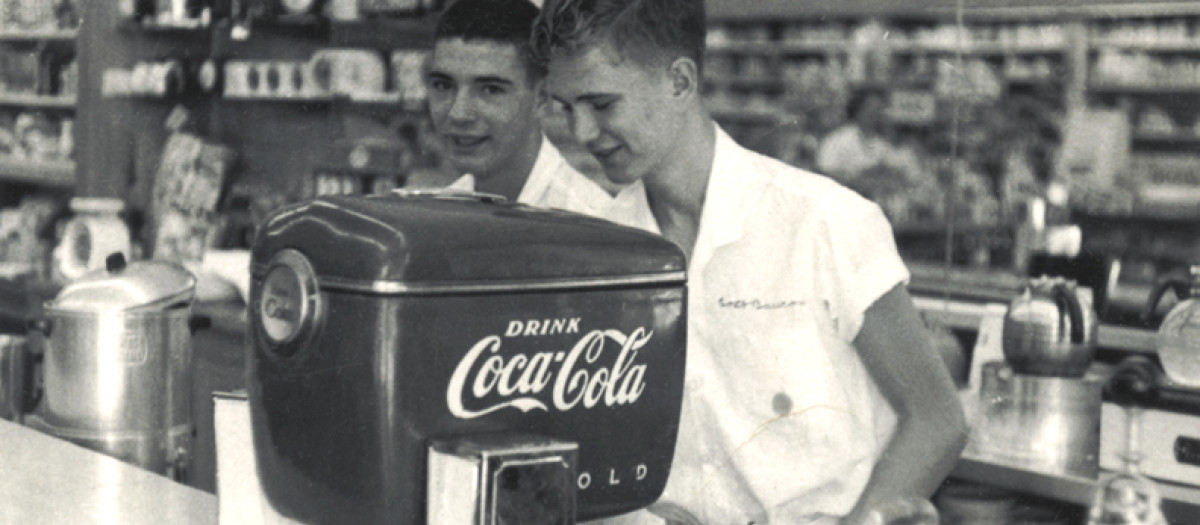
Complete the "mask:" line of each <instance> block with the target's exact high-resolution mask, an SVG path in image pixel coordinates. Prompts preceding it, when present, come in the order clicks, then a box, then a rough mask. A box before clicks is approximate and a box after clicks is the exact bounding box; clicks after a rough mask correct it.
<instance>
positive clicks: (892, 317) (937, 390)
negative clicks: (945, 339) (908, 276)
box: [842, 285, 967, 525]
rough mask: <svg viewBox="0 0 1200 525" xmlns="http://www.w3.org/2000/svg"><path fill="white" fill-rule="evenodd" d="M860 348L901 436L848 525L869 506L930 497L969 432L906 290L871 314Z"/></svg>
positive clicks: (893, 294) (856, 521)
mask: <svg viewBox="0 0 1200 525" xmlns="http://www.w3.org/2000/svg"><path fill="white" fill-rule="evenodd" d="M854 345H855V348H857V349H858V352H859V355H860V356H861V357H862V359H863V363H864V364H865V365H866V368H867V370H868V371H869V372H870V374H871V377H872V378H874V380H875V382H876V384H878V385H879V389H880V391H881V392H882V393H883V395H884V397H886V398H887V399H888V401H889V402H890V403H891V405H892V408H893V409H894V410H895V412H896V416H897V423H896V430H895V433H894V434H893V436H892V439H891V441H890V442H889V443H888V445H887V447H886V448H885V449H884V452H883V455H882V456H881V457H880V459H879V462H878V463H876V465H875V469H874V470H873V471H872V473H871V479H870V480H869V481H868V482H867V486H866V488H865V489H864V491H863V494H862V496H860V497H859V500H858V503H857V504H856V505H855V507H854V509H853V510H852V511H851V513H850V514H849V515H848V516H846V518H844V519H843V520H842V523H843V524H844V525H859V524H860V523H862V522H863V519H865V518H866V517H867V513H868V511H869V510H870V508H871V506H873V505H879V504H882V503H885V502H887V501H889V500H893V499H895V498H899V497H906V496H918V497H921V498H928V497H930V496H931V495H932V494H933V492H934V491H935V490H937V488H938V486H939V485H940V484H941V483H942V481H943V480H944V479H945V477H946V476H947V475H948V474H949V473H950V470H951V469H953V467H954V463H955V462H956V461H957V460H958V457H959V454H960V453H961V452H962V449H963V446H964V445H965V444H966V437H967V427H966V420H965V418H964V416H963V412H962V406H961V405H960V404H959V400H958V396H957V394H956V391H955V387H954V384H953V382H952V380H951V379H950V375H949V373H948V372H947V370H946V367H945V365H944V364H943V362H942V360H941V359H940V358H939V356H938V355H937V353H936V352H935V351H934V349H933V345H932V342H931V341H930V338H929V336H928V333H927V332H926V329H925V325H924V323H922V321H921V319H920V317H919V316H918V315H917V312H916V309H915V308H914V307H913V305H912V298H911V297H909V295H908V292H907V290H905V288H904V286H903V285H898V286H896V287H895V288H893V289H892V290H891V291H889V292H887V293H886V294H884V295H883V296H882V297H880V298H879V299H878V300H876V301H875V303H873V304H872V305H871V307H870V308H868V309H867V312H866V316H865V319H864V320H863V324H862V328H861V329H860V330H859V333H858V336H857V337H855V339H854Z"/></svg>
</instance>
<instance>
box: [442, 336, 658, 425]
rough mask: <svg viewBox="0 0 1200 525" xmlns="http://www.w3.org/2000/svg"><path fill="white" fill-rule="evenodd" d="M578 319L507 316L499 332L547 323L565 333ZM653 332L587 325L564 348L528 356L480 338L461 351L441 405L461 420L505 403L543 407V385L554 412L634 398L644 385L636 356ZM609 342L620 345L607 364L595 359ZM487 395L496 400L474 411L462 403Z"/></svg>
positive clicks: (506, 405)
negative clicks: (503, 350)
mask: <svg viewBox="0 0 1200 525" xmlns="http://www.w3.org/2000/svg"><path fill="white" fill-rule="evenodd" d="M578 322H579V319H578V318H575V319H568V320H564V321H563V322H562V323H559V324H558V326H555V324H556V323H555V322H553V321H547V324H543V323H541V322H538V321H536V320H531V321H512V322H510V323H509V324H508V326H507V327H506V329H505V332H504V335H505V337H513V336H515V335H518V334H524V333H527V332H528V331H529V330H530V328H529V327H530V326H536V327H539V329H540V328H544V327H546V326H550V327H552V329H553V330H555V331H558V330H562V331H564V332H567V333H570V332H571V331H572V330H575V331H578ZM653 334H654V332H653V331H646V330H645V329H644V328H638V329H635V330H634V331H633V332H631V333H629V334H628V335H626V334H624V333H623V332H621V331H619V330H593V331H591V332H588V333H586V334H584V335H583V337H582V338H580V339H579V341H577V342H576V343H575V345H574V346H572V347H571V349H570V350H569V351H566V352H561V351H560V352H536V353H533V354H532V355H529V354H525V353H511V354H509V355H504V354H501V353H500V349H501V345H502V339H501V337H500V336H499V335H490V336H487V337H484V338H483V339H481V340H479V341H478V342H476V343H475V345H473V346H472V347H471V349H470V350H468V351H467V353H466V354H465V355H464V356H463V358H462V360H461V361H459V363H458V365H457V366H456V367H455V369H454V373H453V374H452V375H451V376H450V382H449V383H448V384H447V386H446V406H447V408H449V410H450V413H451V414H454V415H455V416H456V417H458V418H461V419H473V418H477V417H480V416H483V415H486V414H490V413H492V412H495V411H497V410H501V409H504V408H510V407H511V408H516V409H518V410H521V411H522V412H529V411H531V410H544V411H549V410H550V407H549V406H548V405H547V402H546V401H544V400H543V398H544V397H545V396H544V395H542V394H544V393H547V392H546V390H547V389H548V388H549V389H550V392H548V394H549V403H550V405H552V406H553V407H554V409H555V410H558V411H560V412H566V411H568V410H572V409H574V408H576V407H578V406H582V407H583V408H585V409H589V408H593V407H596V406H599V405H604V406H609V407H612V406H619V405H628V404H632V403H636V402H637V400H638V398H640V397H641V395H642V392H644V391H645V390H646V383H645V374H646V365H645V364H641V363H638V362H637V357H638V353H639V351H640V350H641V349H642V348H643V347H644V346H646V343H648V342H649V341H650V338H651V336H652V335H653ZM610 342H611V343H610ZM612 344H616V345H619V346H620V350H619V351H618V353H617V355H616V359H615V360H613V361H612V364H611V366H605V365H602V364H599V362H600V359H601V357H602V356H603V355H604V354H605V349H606V348H609V347H611V346H613V345H612ZM564 354H565V355H564ZM610 355H611V354H610ZM555 367H557V369H556V368H555ZM552 384H553V386H551V385H552ZM539 395H542V396H541V397H539ZM489 397H493V398H494V397H499V398H500V400H499V401H497V402H494V403H493V404H491V405H489V406H487V407H484V408H480V409H478V410H472V409H469V408H467V406H468V405H470V404H471V403H470V401H478V400H483V399H485V398H489Z"/></svg>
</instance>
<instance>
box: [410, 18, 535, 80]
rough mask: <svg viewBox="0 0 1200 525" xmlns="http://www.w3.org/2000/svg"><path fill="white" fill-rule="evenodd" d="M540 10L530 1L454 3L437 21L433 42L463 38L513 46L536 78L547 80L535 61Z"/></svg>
mask: <svg viewBox="0 0 1200 525" xmlns="http://www.w3.org/2000/svg"><path fill="white" fill-rule="evenodd" d="M537 16H538V8H537V6H536V5H534V4H533V3H531V2H530V1H529V0H455V1H454V2H453V3H451V4H450V5H449V6H448V7H446V8H445V9H444V10H443V11H442V14H441V16H440V17H439V18H438V22H437V29H435V30H434V36H433V37H434V41H435V42H436V41H437V40H442V39H447V38H461V39H463V40H464V41H467V42H470V41H472V40H483V41H487V42H495V43H500V44H511V45H512V46H513V47H515V48H516V49H517V54H518V55H520V57H521V59H522V60H523V61H524V62H525V65H526V66H527V67H528V68H529V72H530V73H532V74H533V75H534V76H535V78H541V77H543V76H545V72H546V70H545V68H543V67H542V64H541V63H540V62H537V61H534V60H533V56H532V54H531V50H530V47H529V45H530V40H529V37H530V33H531V32H532V30H533V22H534V20H535V19H536V18H537Z"/></svg>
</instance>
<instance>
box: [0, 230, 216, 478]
mask: <svg viewBox="0 0 1200 525" xmlns="http://www.w3.org/2000/svg"><path fill="white" fill-rule="evenodd" d="M195 283H196V281H195V278H194V277H193V276H192V274H191V272H189V271H188V270H187V269H185V268H184V267H183V266H180V265H179V264H176V263H171V262H166V261H135V262H131V263H126V261H125V257H124V255H123V254H122V253H120V252H116V253H114V254H112V255H110V256H109V257H108V258H107V260H106V262H105V267H104V268H100V269H97V270H93V271H91V272H88V273H86V274H84V275H83V276H81V277H80V278H78V279H76V280H74V281H72V282H70V283H68V284H67V285H66V286H64V287H63V288H62V290H61V291H59V292H58V294H57V296H56V297H55V298H54V299H53V300H51V301H48V302H47V303H46V304H45V305H44V314H38V315H32V316H25V315H23V314H21V313H20V311H19V310H18V309H16V308H13V307H12V306H11V305H9V306H8V307H4V308H0V311H2V313H3V315H4V316H5V317H7V319H4V320H3V322H0V331H10V332H11V331H14V329H17V328H20V329H22V330H23V329H24V326H22V324H23V323H22V322H21V321H24V323H26V324H28V325H29V326H32V327H33V328H34V329H36V330H37V331H38V332H40V333H41V334H42V336H43V339H44V343H45V349H44V356H43V363H42V367H41V377H42V385H43V386H42V391H41V393H40V396H39V399H29V398H28V397H29V396H32V395H33V393H32V392H31V389H30V388H28V387H25V388H23V389H21V390H19V391H17V392H15V393H14V392H13V391H11V390H10V392H9V393H10V395H13V396H14V399H12V400H10V407H17V408H15V410H18V411H21V412H24V411H26V410H33V409H34V408H35V407H33V406H32V405H33V402H37V406H36V410H35V412H34V413H35V415H36V416H38V417H37V418H29V419H28V420H27V421H26V422H27V423H28V424H29V425H30V426H33V427H35V428H39V430H42V431H45V432H47V433H49V434H52V435H55V436H57V437H60V438H63V439H65V440H68V441H71V442H74V443H76V444H78V445H80V446H83V447H86V448H89V449H92V450H95V451H97V452H101V453H104V454H108V455H110V456H113V457H116V458H118V459H121V460H122V461H125V462H128V463H132V464H134V465H137V466H140V467H142V468H144V469H147V470H150V471H154V472H157V473H160V474H164V475H168V476H170V477H172V478H173V479H175V480H177V481H181V482H186V481H187V480H188V475H189V474H188V471H189V469H190V467H191V464H192V454H193V439H194V432H195V426H194V424H193V420H192V405H191V399H192V397H191V396H192V348H191V335H192V331H193V330H195V329H198V328H200V327H202V326H203V325H204V324H205V322H206V321H205V320H203V319H198V318H194V317H193V316H192V299H193V296H194V291H195ZM5 295H6V296H8V295H12V294H5ZM5 300H6V301H7V300H8V299H5ZM22 318H24V319H22ZM18 361H23V362H24V364H21V365H20V366H21V367H22V368H25V369H24V370H20V371H18V370H13V369H11V368H10V370H9V373H10V376H12V375H15V374H24V375H25V377H26V378H27V379H26V380H25V383H28V382H29V381H30V379H28V377H29V376H30V375H31V372H30V369H29V368H28V367H30V366H32V359H30V358H29V356H23V358H22V359H20V360H18ZM18 361H10V363H9V365H10V367H11V366H12V363H14V362H18ZM22 415H23V414H22Z"/></svg>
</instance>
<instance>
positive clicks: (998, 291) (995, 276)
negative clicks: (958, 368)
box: [909, 263, 1200, 525]
mask: <svg viewBox="0 0 1200 525" xmlns="http://www.w3.org/2000/svg"><path fill="white" fill-rule="evenodd" d="M909 266H910V270H911V271H912V275H913V278H912V282H911V283H910V290H911V292H912V295H913V300H914V302H915V303H916V306H917V309H918V310H919V311H920V312H921V314H922V316H923V317H924V318H925V319H926V322H927V324H930V325H932V326H938V327H941V328H944V329H947V330H949V331H951V332H953V333H956V334H961V335H964V336H966V337H963V338H962V339H960V341H961V342H964V343H966V344H964V345H963V346H964V347H967V348H963V350H964V351H965V353H966V354H967V360H968V361H969V365H967V366H966V368H967V370H965V371H964V375H965V376H966V377H965V379H964V380H963V381H962V382H960V388H961V390H960V396H961V399H962V401H963V405H964V408H965V410H966V412H967V414H968V419H969V423H971V424H972V426H973V427H976V426H978V425H979V424H980V413H981V403H980V401H979V400H980V399H981V398H980V396H979V391H980V387H981V382H982V381H981V378H982V375H983V372H984V370H983V369H984V368H985V367H984V366H983V364H984V363H986V362H995V361H999V360H1003V359H1004V355H1003V350H1002V348H1001V340H1002V331H1003V322H1004V317H1005V314H1006V312H1007V310H1008V307H1009V300H1010V299H1012V298H1013V297H1014V295H1016V294H1018V293H1019V292H1020V291H1021V287H1022V286H1024V284H1025V283H1028V282H1029V280H1028V279H1027V278H1025V277H1022V276H1019V275H1017V274H1016V273H1015V272H1012V271H1006V270H977V269H970V270H968V269H962V268H954V269H950V270H946V269H943V268H942V267H939V266H934V265H920V264H911V263H910V265H909ZM1098 328H1099V329H1098V333H1097V336H1096V346H1097V350H1096V352H1097V353H1096V355H1097V360H1096V363H1095V364H1094V365H1093V366H1092V368H1091V370H1090V371H1089V374H1090V373H1098V374H1110V373H1111V371H1112V370H1113V369H1115V368H1117V365H1116V364H1117V363H1121V362H1124V360H1126V359H1127V358H1129V357H1131V356H1145V357H1149V356H1153V355H1154V354H1155V341H1156V334H1155V332H1154V331H1153V330H1149V329H1145V328H1142V327H1131V326H1126V325H1117V324H1110V323H1104V322H1102V323H1101V324H1100V326H1099V327H1098ZM1176 392H1177V391H1176ZM1162 397H1163V399H1164V400H1165V403H1164V404H1163V407H1162V408H1161V409H1159V410H1154V409H1147V410H1146V415H1145V416H1144V419H1143V425H1142V426H1143V428H1144V430H1142V435H1143V436H1145V437H1144V438H1143V443H1142V448H1143V451H1142V452H1143V454H1144V455H1145V459H1144V460H1143V462H1142V469H1141V470H1142V473H1143V474H1144V475H1146V476H1148V477H1150V478H1151V479H1152V480H1153V481H1154V483H1155V484H1156V486H1157V489H1158V492H1159V493H1160V495H1161V497H1162V502H1161V507H1162V511H1163V514H1164V515H1165V516H1166V518H1167V520H1168V521H1169V522H1170V523H1172V524H1174V525H1190V524H1193V523H1200V464H1198V463H1197V459H1198V458H1197V457H1196V455H1195V454H1193V453H1192V451H1191V449H1190V448H1189V447H1190V444H1191V443H1193V442H1194V441H1195V438H1200V411H1197V410H1196V409H1195V408H1194V407H1192V406H1186V405H1187V403H1177V402H1174V401H1172V399H1174V398H1176V397H1181V396H1177V395H1175V393H1172V392H1170V391H1168V392H1166V393H1165V394H1164V395H1163V396H1162ZM1182 397H1185V398H1188V400H1189V401H1191V400H1192V399H1195V398H1200V396H1198V395H1197V393H1195V392H1183V393H1182ZM1120 416H1121V411H1120V409H1119V407H1117V406H1116V405H1115V404H1114V403H1112V402H1111V400H1110V399H1109V398H1108V394H1105V400H1104V403H1103V410H1102V414H1101V415H1100V416H1099V420H1100V429H1099V431H1100V441H1101V443H1100V448H1099V454H1098V455H1099V458H1098V462H1099V470H1100V472H1099V475H1098V476H1096V477H1095V478H1093V477H1091V476H1083V475H1078V474H1068V473H1065V472H1061V471H1060V472H1056V471H1053V469H1045V468H1034V467H1030V466H1017V465H1014V464H1013V463H1012V462H1009V461H1005V460H1002V459H998V458H996V457H987V456H985V455H981V454H979V453H978V450H972V445H970V444H969V445H968V448H967V451H966V452H964V454H963V456H962V457H961V458H960V459H959V461H958V464H957V465H956V466H955V469H954V471H953V472H952V473H951V475H950V478H951V479H956V480H960V481H964V482H969V483H979V484H983V485H988V486H991V487H995V488H998V489H1003V490H1007V491H1010V492H1013V493H1018V494H1026V495H1032V496H1035V497H1041V498H1046V499H1049V500H1055V501H1059V502H1064V503H1070V504H1074V505H1078V506H1082V507H1084V508H1086V507H1088V506H1089V505H1091V504H1092V503H1093V498H1094V497H1095V494H1096V489H1097V487H1098V486H1099V485H1100V481H1099V480H1101V479H1103V478H1104V477H1105V476H1106V475H1108V474H1110V473H1112V472H1114V471H1116V470H1119V469H1120V462H1119V457H1118V456H1119V454H1120V453H1121V451H1122V450H1123V447H1124V441H1123V439H1124V436H1123V434H1124V432H1123V430H1124V429H1123V428H1122V426H1123V418H1122V417H1120Z"/></svg>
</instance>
